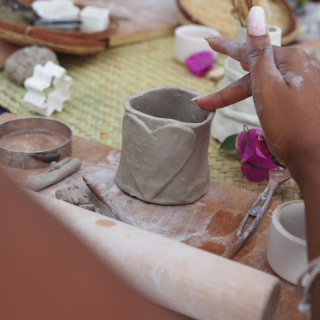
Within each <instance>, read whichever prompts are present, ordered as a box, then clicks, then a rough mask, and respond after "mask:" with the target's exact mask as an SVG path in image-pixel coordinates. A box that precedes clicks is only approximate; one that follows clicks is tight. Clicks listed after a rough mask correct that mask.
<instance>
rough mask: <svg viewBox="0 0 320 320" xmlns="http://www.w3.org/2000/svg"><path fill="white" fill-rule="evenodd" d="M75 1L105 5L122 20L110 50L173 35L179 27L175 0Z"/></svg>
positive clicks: (83, 3) (111, 38) (110, 41)
mask: <svg viewBox="0 0 320 320" xmlns="http://www.w3.org/2000/svg"><path fill="white" fill-rule="evenodd" d="M73 2H74V3H75V4H81V5H90V6H92V5H96V6H103V7H106V8H108V9H110V12H111V13H112V14H113V15H114V16H115V17H119V29H118V30H117V32H116V33H115V34H113V35H111V36H110V37H109V42H108V46H109V47H115V46H119V45H125V44H129V43H134V42H139V41H142V40H143V41H145V40H148V39H152V38H157V37H164V36H167V35H171V34H173V31H174V29H175V27H177V25H178V24H179V22H178V7H177V5H176V1H175V0H161V1H159V0H139V1H131V0H117V1H112V0H74V1H73Z"/></svg>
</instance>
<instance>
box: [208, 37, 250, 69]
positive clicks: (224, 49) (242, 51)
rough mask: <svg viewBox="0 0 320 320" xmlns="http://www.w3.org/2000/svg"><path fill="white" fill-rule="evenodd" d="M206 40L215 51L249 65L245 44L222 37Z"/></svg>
mask: <svg viewBox="0 0 320 320" xmlns="http://www.w3.org/2000/svg"><path fill="white" fill-rule="evenodd" d="M206 40H207V41H208V43H209V45H210V47H211V48H212V49H213V50H214V51H217V52H219V53H222V54H226V55H228V56H230V57H231V58H233V59H235V60H237V61H239V62H241V63H244V64H246V65H248V55H247V49H246V44H245V43H243V42H240V41H237V40H232V39H228V38H221V37H212V38H206Z"/></svg>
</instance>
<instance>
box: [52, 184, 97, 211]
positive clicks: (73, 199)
mask: <svg viewBox="0 0 320 320" xmlns="http://www.w3.org/2000/svg"><path fill="white" fill-rule="evenodd" d="M55 193H56V198H57V199H59V200H62V201H65V202H68V203H70V204H73V205H75V206H78V207H80V208H83V209H87V210H90V211H93V212H98V213H100V211H99V209H98V208H96V207H95V206H94V205H93V204H91V203H90V202H89V196H88V195H87V194H86V193H85V192H84V191H83V190H81V189H80V188H79V187H78V186H76V185H73V186H72V187H68V188H67V189H60V190H57V191H56V192H55Z"/></svg>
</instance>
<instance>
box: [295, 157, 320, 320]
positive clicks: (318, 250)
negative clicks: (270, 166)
mask: <svg viewBox="0 0 320 320" xmlns="http://www.w3.org/2000/svg"><path fill="white" fill-rule="evenodd" d="M317 163H319V162H318V161H316V162H315V163H314V164H313V163H312V161H310V162H309V163H308V164H306V165H300V166H299V169H298V170H294V169H292V171H293V172H292V173H293V177H294V178H295V179H296V181H297V183H298V185H299V187H300V190H301V192H302V194H303V198H304V202H305V207H306V227H307V243H308V258H309V261H311V260H313V259H315V258H317V257H319V256H320V230H319V227H320V170H319V169H318V165H317ZM312 319H320V279H318V280H317V282H316V284H315V287H314V289H313V290H312Z"/></svg>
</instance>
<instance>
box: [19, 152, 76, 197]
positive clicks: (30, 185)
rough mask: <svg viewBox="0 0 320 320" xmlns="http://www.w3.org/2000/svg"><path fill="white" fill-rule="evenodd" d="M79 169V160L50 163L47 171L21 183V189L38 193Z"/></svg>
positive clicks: (67, 159)
mask: <svg viewBox="0 0 320 320" xmlns="http://www.w3.org/2000/svg"><path fill="white" fill-rule="evenodd" d="M80 167H81V160H80V159H79V158H76V159H72V160H70V158H69V157H68V158H65V159H63V160H61V161H59V162H58V163H57V162H52V163H51V165H50V170H49V171H47V172H44V173H41V174H39V175H36V176H31V177H29V178H28V179H27V180H25V181H24V182H23V183H22V187H24V188H27V189H30V190H33V191H40V190H42V189H44V188H47V187H49V186H51V185H53V184H55V183H57V182H59V181H61V180H62V179H64V178H66V177H68V176H70V175H71V174H73V173H75V172H77V171H78V170H79V169H80Z"/></svg>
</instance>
